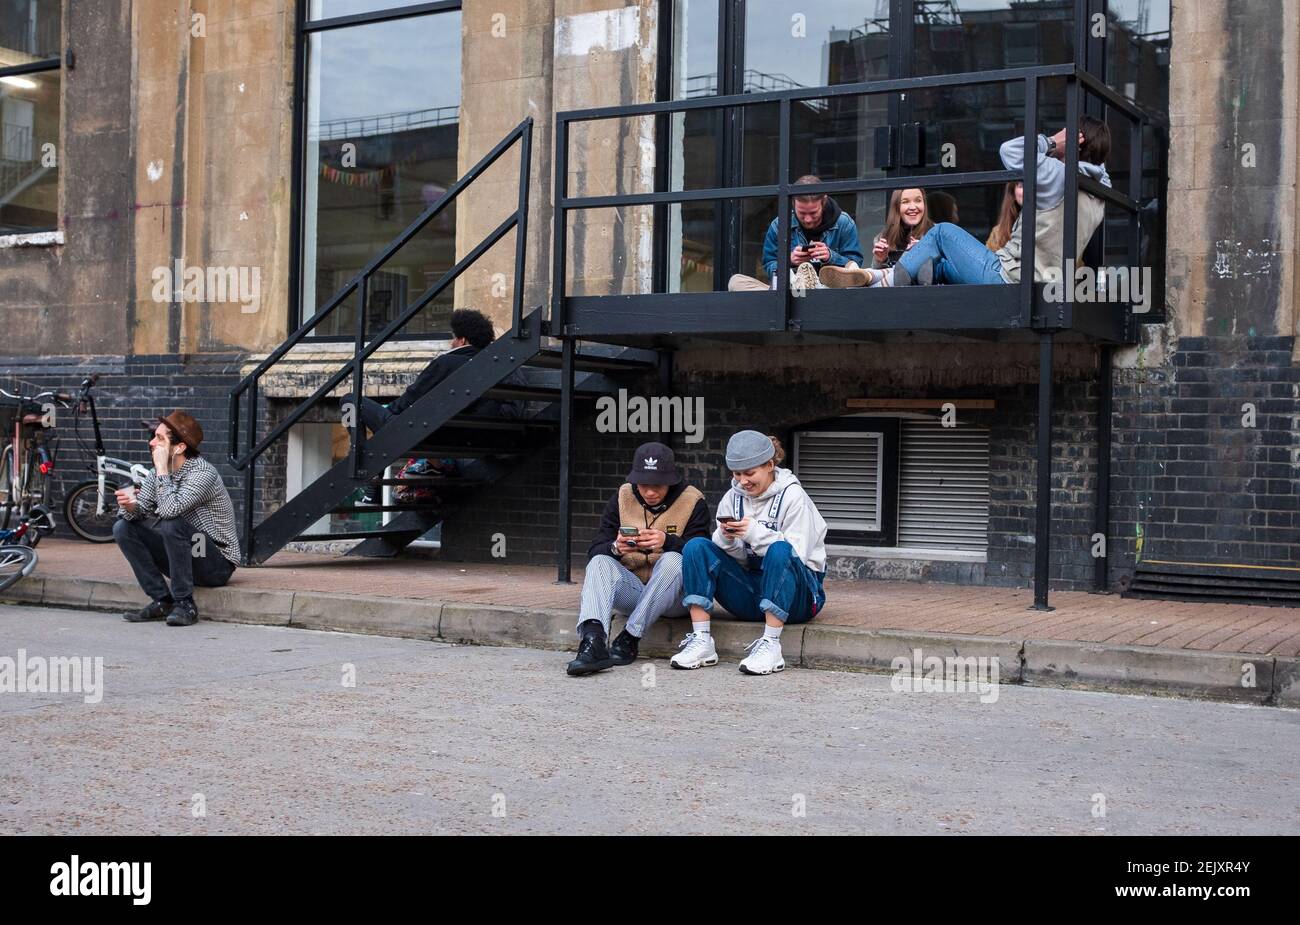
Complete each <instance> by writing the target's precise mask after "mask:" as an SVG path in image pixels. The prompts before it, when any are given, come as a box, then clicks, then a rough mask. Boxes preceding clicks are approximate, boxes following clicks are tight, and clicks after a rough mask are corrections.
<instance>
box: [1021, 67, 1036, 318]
mask: <svg viewBox="0 0 1300 925" xmlns="http://www.w3.org/2000/svg"><path fill="white" fill-rule="evenodd" d="M1037 152H1038V79H1037V78H1035V77H1026V78H1025V151H1024V154H1025V156H1024V165H1023V167H1024V180H1023V181H1022V182H1023V183H1024V196H1023V197H1022V198H1023V200H1024V202H1023V205H1022V207H1021V212H1020V215H1021V219H1020V289H1021V293H1022V295H1023V298H1024V302H1023V303H1022V307H1021V324H1022V325H1024V326H1025V327H1030V326H1031V325H1032V324H1033V323H1034V299H1035V295H1036V293H1035V290H1034V233H1035V232H1036V231H1037V227H1036V226H1037V223H1038V167H1037V165H1038V156H1037Z"/></svg>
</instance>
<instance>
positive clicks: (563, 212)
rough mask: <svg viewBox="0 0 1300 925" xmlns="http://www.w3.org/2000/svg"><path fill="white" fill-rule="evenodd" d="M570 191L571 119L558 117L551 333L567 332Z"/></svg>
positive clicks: (557, 335) (555, 334) (559, 335)
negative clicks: (566, 293)
mask: <svg viewBox="0 0 1300 925" xmlns="http://www.w3.org/2000/svg"><path fill="white" fill-rule="evenodd" d="M568 195H569V123H568V121H567V120H566V119H564V118H562V117H556V120H555V231H554V233H553V234H552V242H551V247H552V248H554V255H553V257H554V260H553V263H552V264H551V267H552V269H551V336H552V337H563V336H564V321H565V318H564V289H565V279H564V277H565V273H566V271H567V267H566V264H567V262H568V248H567V246H566V245H567V243H568V235H569V229H568V210H567V209H566V208H565V207H564V200H565V199H567V198H568Z"/></svg>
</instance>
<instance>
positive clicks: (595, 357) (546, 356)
mask: <svg viewBox="0 0 1300 925" xmlns="http://www.w3.org/2000/svg"><path fill="white" fill-rule="evenodd" d="M563 357H564V354H563V353H562V352H561V351H560V350H558V349H556V348H552V347H546V348H543V349H542V350H541V351H540V352H539V353H538V354H537V356H535V357H533V358H532V359H531V360H529V361H528V365H529V366H532V367H536V368H540V369H559V368H560V367H561V365H562V363H563ZM658 359H659V358H658V355H657V354H656V353H655V352H654V351H653V350H636V349H632V348H629V349H627V350H624V351H623V352H621V353H619V354H618V355H615V356H602V355H600V354H594V353H578V354H577V355H575V356H574V358H573V368H574V369H577V370H581V371H583V372H593V373H644V372H649V371H651V370H653V369H656V368H657V366H658Z"/></svg>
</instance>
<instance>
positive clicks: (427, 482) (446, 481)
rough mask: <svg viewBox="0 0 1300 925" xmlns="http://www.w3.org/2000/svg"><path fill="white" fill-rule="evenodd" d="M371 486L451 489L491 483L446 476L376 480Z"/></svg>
mask: <svg viewBox="0 0 1300 925" xmlns="http://www.w3.org/2000/svg"><path fill="white" fill-rule="evenodd" d="M369 484H371V485H424V486H426V487H427V486H431V485H446V486H447V487H449V488H478V487H479V486H480V485H490V484H491V482H489V481H487V480H486V479H462V478H458V477H456V476H454V475H453V476H451V477H447V476H445V475H413V476H411V477H410V478H407V479H375V480H374V481H372V482H370V483H369Z"/></svg>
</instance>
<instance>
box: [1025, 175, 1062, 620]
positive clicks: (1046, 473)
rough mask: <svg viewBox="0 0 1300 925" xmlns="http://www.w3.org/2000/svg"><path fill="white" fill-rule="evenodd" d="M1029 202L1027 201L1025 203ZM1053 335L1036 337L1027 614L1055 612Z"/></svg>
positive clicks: (1049, 332) (1051, 333)
mask: <svg viewBox="0 0 1300 925" xmlns="http://www.w3.org/2000/svg"><path fill="white" fill-rule="evenodd" d="M1026 201H1028V199H1026ZM1054 337H1055V334H1054V333H1053V332H1052V331H1043V332H1042V333H1041V334H1039V335H1038V490H1037V492H1036V494H1035V495H1034V516H1035V521H1036V523H1035V526H1034V604H1033V606H1032V607H1030V608H1029V609H1030V610H1055V609H1056V608H1055V607H1049V606H1048V605H1047V583H1048V580H1049V578H1050V575H1051V562H1052V560H1051V549H1052V341H1053V338H1054Z"/></svg>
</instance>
